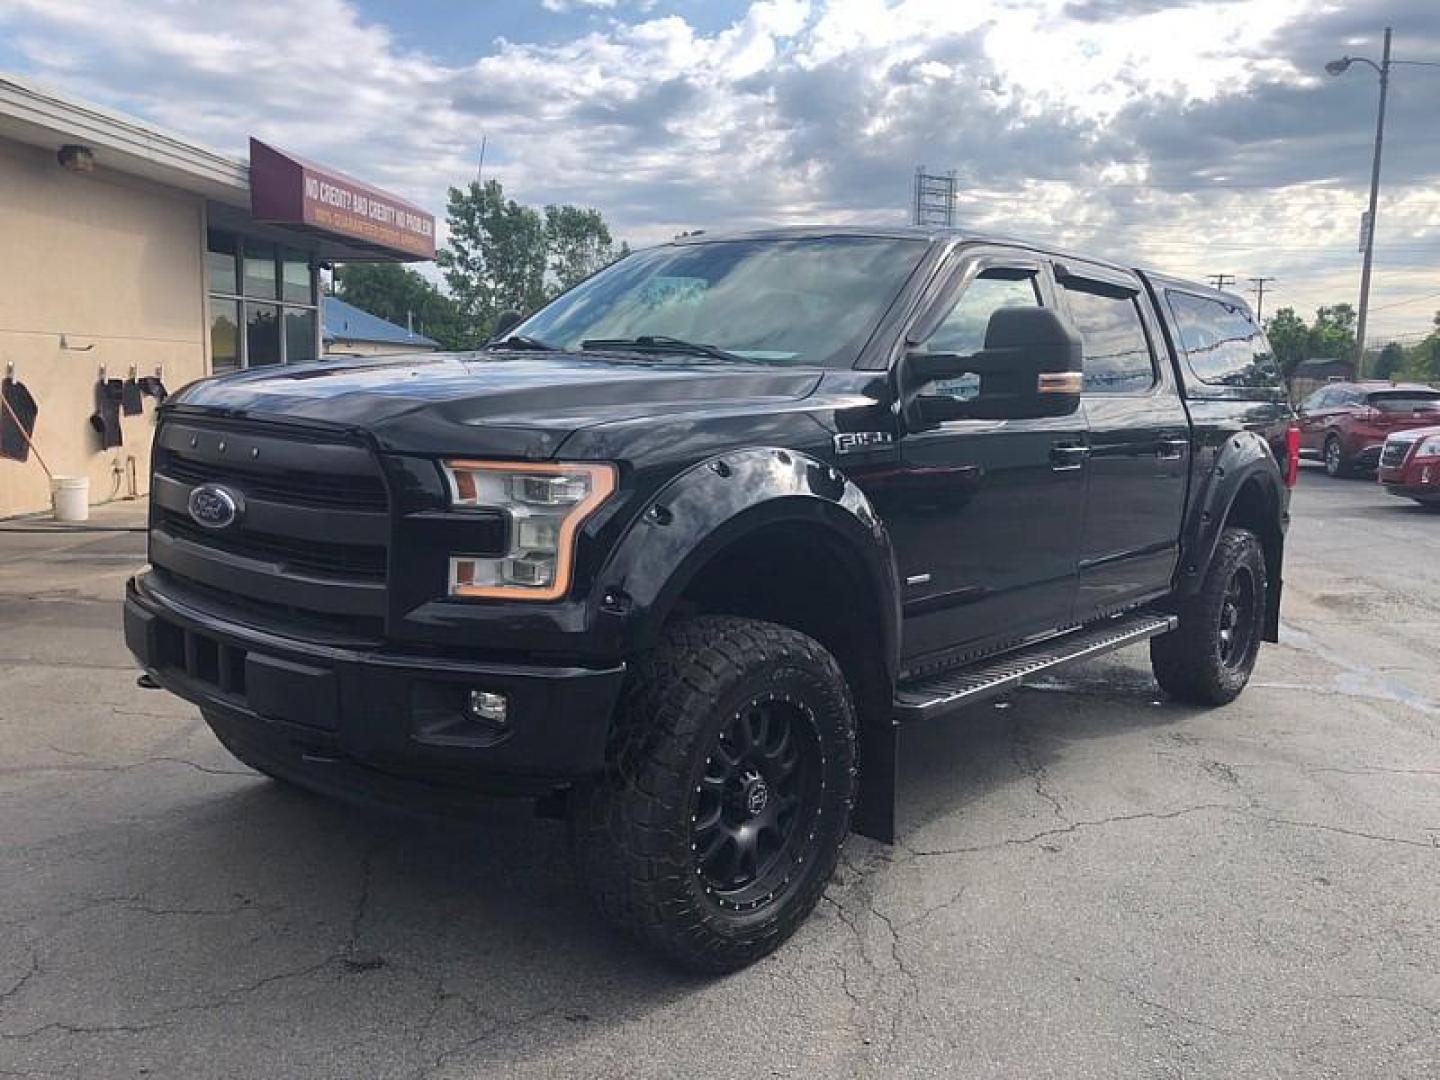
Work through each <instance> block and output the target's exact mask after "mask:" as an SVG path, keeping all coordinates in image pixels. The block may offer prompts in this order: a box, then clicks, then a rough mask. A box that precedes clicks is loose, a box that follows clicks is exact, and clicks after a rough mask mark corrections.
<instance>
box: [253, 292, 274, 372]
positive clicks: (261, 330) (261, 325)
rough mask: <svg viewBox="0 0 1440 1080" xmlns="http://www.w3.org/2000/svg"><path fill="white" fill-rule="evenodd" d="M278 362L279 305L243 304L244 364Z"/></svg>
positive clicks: (260, 365) (262, 364)
mask: <svg viewBox="0 0 1440 1080" xmlns="http://www.w3.org/2000/svg"><path fill="white" fill-rule="evenodd" d="M278 363H280V306H279V305H278V304H254V303H250V302H248V301H247V302H246V304H245V366H246V367H263V366H265V365H266V364H278Z"/></svg>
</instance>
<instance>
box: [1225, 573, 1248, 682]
mask: <svg viewBox="0 0 1440 1080" xmlns="http://www.w3.org/2000/svg"><path fill="white" fill-rule="evenodd" d="M1256 602H1257V597H1256V595H1255V575H1254V574H1253V573H1251V571H1250V568H1249V567H1248V566H1243V565H1242V566H1237V567H1236V568H1235V571H1234V573H1232V574H1231V576H1230V583H1229V585H1227V586H1226V588H1225V596H1224V599H1223V600H1222V601H1221V604H1220V630H1219V650H1220V662H1221V663H1222V664H1224V665H1225V666H1226V667H1228V668H1235V667H1236V666H1238V665H1240V664H1243V663H1245V662H1246V659H1247V658H1248V657H1249V656H1250V653H1251V648H1250V646H1251V639H1252V637H1253V636H1254V634H1255V629H1256V625H1257V624H1256V619H1255V605H1256Z"/></svg>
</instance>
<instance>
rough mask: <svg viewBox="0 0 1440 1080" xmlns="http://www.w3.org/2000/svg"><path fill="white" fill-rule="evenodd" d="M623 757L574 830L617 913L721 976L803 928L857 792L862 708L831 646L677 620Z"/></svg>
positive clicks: (605, 909)
mask: <svg viewBox="0 0 1440 1080" xmlns="http://www.w3.org/2000/svg"><path fill="white" fill-rule="evenodd" d="M608 757H609V760H608V763H607V770H606V774H605V776H604V777H603V779H601V780H599V781H597V782H596V783H594V784H592V785H589V786H587V787H586V788H584V789H582V790H580V791H578V792H576V796H575V800H574V804H573V814H572V819H571V822H572V824H571V835H572V838H573V847H574V855H575V860H576V864H577V867H578V869H579V871H580V875H581V877H582V878H583V879H584V880H585V882H586V884H587V885H588V886H589V888H590V891H591V892H592V893H593V895H594V897H595V899H596V901H597V903H598V905H599V907H600V910H601V912H602V913H603V914H604V915H605V916H606V917H607V918H609V919H610V921H612V922H613V923H615V924H617V925H618V926H619V927H620V928H621V929H623V930H625V931H627V932H629V933H630V934H632V935H634V936H636V937H638V938H639V939H640V940H641V941H643V942H644V943H646V944H647V945H649V946H651V947H653V948H655V949H657V950H659V951H660V952H661V953H663V954H664V955H666V956H668V957H670V958H671V959H672V960H675V961H678V962H679V963H680V964H682V965H683V966H685V967H688V968H691V969H694V970H699V971H705V972H725V971H733V970H736V969H738V968H741V967H744V966H746V965H747V964H750V963H753V962H754V961H756V960H758V959H760V958H761V957H762V956H765V955H766V954H767V953H769V952H771V951H772V950H774V949H775V948H776V947H777V946H779V945H780V944H781V943H782V942H783V941H785V939H786V938H788V937H789V936H790V935H791V934H792V933H794V932H795V930H796V928H797V927H799V925H800V923H801V922H802V921H804V919H805V917H806V916H807V915H808V914H809V913H810V911H811V910H812V909H813V908H814V906H815V905H816V903H818V902H819V899H820V894H821V892H822V891H823V890H824V888H825V885H826V883H827V882H828V881H829V880H830V876H831V874H832V873H833V871H834V869H835V863H836V860H837V859H838V858H839V854H840V847H841V844H842V843H843V842H844V840H845V835H846V832H847V831H848V828H849V821H850V809H851V805H852V803H853V801H854V795H855V710H854V706H853V704H852V702H851V697H850V691H849V688H848V686H847V685H846V682H845V677H844V675H843V674H842V673H841V671H840V668H839V666H838V665H837V664H836V663H835V660H834V658H833V657H831V655H830V654H829V653H828V652H826V651H825V649H824V648H822V647H821V646H820V645H819V643H817V642H815V641H813V640H812V639H810V638H808V637H806V636H805V635H803V634H800V633H798V632H796V631H794V630H791V629H789V628H787V627H783V626H777V625H774V624H773V623H766V622H760V621H758V620H754V619H740V618H732V617H728V616H702V617H698V618H692V619H687V620H685V621H683V622H680V623H678V624H676V625H675V626H673V627H672V628H670V629H669V630H668V631H667V632H666V634H665V636H664V638H663V639H662V641H661V642H660V644H659V645H658V646H657V647H656V648H655V649H654V650H653V651H652V652H651V653H650V654H649V655H647V656H645V657H644V658H642V659H641V660H640V661H639V662H638V663H637V665H636V669H635V672H634V674H633V675H632V678H631V680H630V683H629V685H628V687H627V690H626V693H625V696H624V700H623V701H622V703H621V706H620V710H619V713H618V715H617V718H616V721H615V726H614V728H613V730H612V735H611V740H610V749H609V752H608Z"/></svg>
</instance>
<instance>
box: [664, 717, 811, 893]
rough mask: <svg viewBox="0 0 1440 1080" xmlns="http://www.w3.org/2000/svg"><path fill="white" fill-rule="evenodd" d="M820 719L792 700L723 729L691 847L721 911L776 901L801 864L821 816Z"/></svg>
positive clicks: (702, 789)
mask: <svg viewBox="0 0 1440 1080" xmlns="http://www.w3.org/2000/svg"><path fill="white" fill-rule="evenodd" d="M821 757H822V754H821V749H820V739H819V735H818V733H817V731H816V727H815V714H814V712H813V711H812V710H811V709H810V708H809V707H808V706H806V705H805V704H803V703H801V702H797V701H795V700H794V699H793V698H791V697H789V696H788V695H776V694H773V693H771V694H766V695H765V696H763V697H757V698H753V699H751V700H750V702H749V703H748V704H746V705H745V707H744V708H742V709H741V710H740V711H739V712H737V713H736V714H735V715H734V716H733V717H732V718H731V719H730V721H729V722H728V723H727V724H725V726H724V727H723V728H721V730H720V734H719V737H718V738H717V739H716V740H715V745H714V746H713V748H712V750H711V753H710V755H709V756H708V757H707V758H706V759H705V769H704V772H703V773H702V774H701V777H700V783H699V785H697V787H696V789H695V796H696V804H697V805H696V808H695V813H694V814H693V815H692V818H693V820H692V822H691V829H690V832H691V846H692V848H693V849H694V851H695V868H696V872H697V873H698V874H699V875H700V877H701V878H702V879H703V880H704V882H705V890H706V892H707V893H709V894H710V895H711V896H712V897H713V898H714V899H715V902H716V903H717V904H719V905H720V906H721V907H723V908H728V909H730V910H734V911H740V910H748V909H754V908H758V907H760V906H762V905H764V904H768V903H770V902H772V901H773V900H774V898H775V895H776V893H777V892H779V891H780V890H781V889H783V888H784V887H785V886H786V885H788V884H789V882H790V878H791V875H792V874H794V873H795V871H796V869H797V868H798V867H799V866H800V865H802V863H803V861H804V857H805V850H806V848H807V847H808V846H809V845H810V844H811V843H812V842H813V840H814V834H815V823H816V818H817V814H818V811H819V805H820V803H819V798H818V796H819V793H820V786H821V784H822V783H823V781H822V780H821V777H820V772H821Z"/></svg>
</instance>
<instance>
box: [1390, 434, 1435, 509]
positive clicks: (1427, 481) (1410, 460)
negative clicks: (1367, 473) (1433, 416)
mask: <svg viewBox="0 0 1440 1080" xmlns="http://www.w3.org/2000/svg"><path fill="white" fill-rule="evenodd" d="M1380 483H1382V484H1384V485H1385V490H1386V491H1388V492H1390V494H1391V495H1399V496H1401V497H1402V498H1406V499H1414V500H1415V501H1416V502H1418V503H1419V504H1420V505H1421V506H1428V507H1431V508H1433V509H1437V510H1440V424H1437V425H1436V426H1434V427H1423V428H1411V429H1410V430H1409V431H1405V432H1401V433H1398V434H1395V435H1391V436H1390V437H1389V438H1387V439H1386V440H1385V449H1384V450H1383V451H1381V454H1380Z"/></svg>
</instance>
